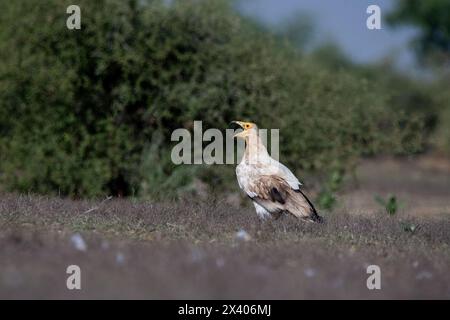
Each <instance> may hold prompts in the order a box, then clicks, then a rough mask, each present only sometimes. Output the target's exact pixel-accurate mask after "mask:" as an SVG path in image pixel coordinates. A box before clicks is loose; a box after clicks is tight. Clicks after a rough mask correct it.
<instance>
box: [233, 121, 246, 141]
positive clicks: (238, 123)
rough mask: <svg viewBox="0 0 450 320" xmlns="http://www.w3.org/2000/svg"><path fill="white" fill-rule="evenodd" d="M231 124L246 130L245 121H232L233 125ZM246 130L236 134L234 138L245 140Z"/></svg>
mask: <svg viewBox="0 0 450 320" xmlns="http://www.w3.org/2000/svg"><path fill="white" fill-rule="evenodd" d="M231 124H237V125H238V126H239V127H241V128H242V129H244V126H245V122H243V121H231V123H230V125H231ZM244 135H245V129H244V131H240V132H238V133H236V134H235V135H234V136H233V138H245V136H244Z"/></svg>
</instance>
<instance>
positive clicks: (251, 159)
mask: <svg viewBox="0 0 450 320" xmlns="http://www.w3.org/2000/svg"><path fill="white" fill-rule="evenodd" d="M269 160H270V156H269V153H268V152H267V149H266V147H265V146H264V144H263V143H262V141H261V138H260V137H259V136H258V134H256V133H255V134H251V135H249V136H247V137H246V139H245V152H244V157H243V158H242V161H246V162H247V163H260V162H265V161H269Z"/></svg>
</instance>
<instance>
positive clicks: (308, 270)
mask: <svg viewBox="0 0 450 320" xmlns="http://www.w3.org/2000/svg"><path fill="white" fill-rule="evenodd" d="M304 272H305V276H307V277H308V278H312V277H314V276H315V275H316V273H317V272H316V270H314V269H313V268H306V269H305V271H304Z"/></svg>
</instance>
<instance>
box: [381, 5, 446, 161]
mask: <svg viewBox="0 0 450 320" xmlns="http://www.w3.org/2000/svg"><path fill="white" fill-rule="evenodd" d="M387 21H388V22H389V23H390V24H391V25H394V26H396V25H411V26H414V27H416V28H417V29H418V30H419V35H418V36H417V38H416V39H415V40H414V42H413V44H412V45H413V47H414V48H415V49H416V52H417V56H418V58H419V61H421V62H422V64H423V66H425V67H426V68H427V69H428V71H431V72H432V76H433V83H432V84H431V85H428V86H426V88H425V89H424V88H419V86H418V88H417V91H415V92H416V93H415V95H413V96H411V97H410V98H411V99H408V100H409V101H410V102H411V103H413V104H416V105H417V107H416V108H415V109H420V108H421V109H422V111H421V112H423V113H426V114H427V118H428V119H427V121H428V122H429V121H430V120H431V121H433V122H434V124H433V128H436V132H434V133H433V138H432V140H431V142H432V145H433V146H434V147H436V148H437V151H438V152H444V153H446V154H447V155H450V129H449V128H450V93H449V88H450V1H448V0H429V1H420V0H397V2H396V7H395V9H394V10H393V11H392V12H391V13H390V14H389V16H388V18H387ZM424 92H426V94H427V95H428V96H430V97H432V99H433V100H434V103H433V104H431V105H430V104H427V103H425V101H424V99H423V93H424ZM417 94H419V95H420V96H417ZM416 98H417V99H416Z"/></svg>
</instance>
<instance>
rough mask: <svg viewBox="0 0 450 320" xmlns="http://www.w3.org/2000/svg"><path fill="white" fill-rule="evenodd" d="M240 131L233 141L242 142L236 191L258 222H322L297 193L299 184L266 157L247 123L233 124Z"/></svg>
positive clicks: (310, 205) (259, 141)
mask: <svg viewBox="0 0 450 320" xmlns="http://www.w3.org/2000/svg"><path fill="white" fill-rule="evenodd" d="M233 122H234V123H237V124H238V125H239V126H241V127H242V129H243V131H242V132H240V133H237V134H236V135H235V137H237V138H241V139H244V140H245V145H246V147H245V152H244V156H243V157H242V160H241V162H240V163H239V165H238V166H237V167H236V176H237V180H238V183H239V187H240V188H241V189H242V190H243V191H244V192H245V193H246V194H247V195H248V197H249V198H250V199H251V200H252V201H253V204H254V206H255V209H256V213H257V214H258V216H259V217H260V218H262V219H265V218H268V217H271V216H272V217H275V218H278V217H280V216H281V214H283V213H289V214H292V215H294V216H295V217H297V218H302V219H305V220H308V221H314V222H321V221H322V218H321V217H320V216H319V215H318V214H317V211H316V209H315V208H314V206H313V204H312V203H311V201H309V199H308V198H307V197H306V195H305V194H304V193H303V192H302V190H301V189H300V187H301V185H302V184H301V183H300V181H298V179H297V178H296V177H295V176H294V174H293V173H292V172H291V171H290V170H289V169H288V168H287V167H286V166H284V165H283V164H282V163H280V162H278V161H277V160H275V159H273V158H272V157H270V155H269V153H268V152H267V149H266V147H265V146H264V144H263V143H262V141H261V139H260V138H259V136H258V127H257V126H256V125H255V124H254V123H251V122H242V121H233Z"/></svg>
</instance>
